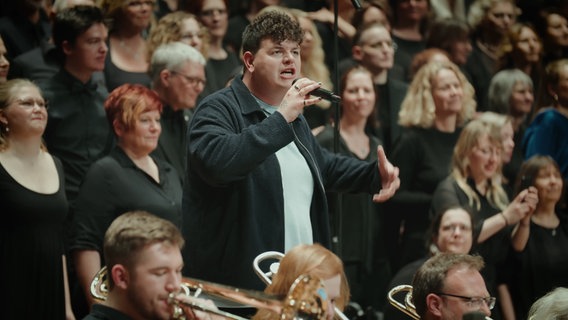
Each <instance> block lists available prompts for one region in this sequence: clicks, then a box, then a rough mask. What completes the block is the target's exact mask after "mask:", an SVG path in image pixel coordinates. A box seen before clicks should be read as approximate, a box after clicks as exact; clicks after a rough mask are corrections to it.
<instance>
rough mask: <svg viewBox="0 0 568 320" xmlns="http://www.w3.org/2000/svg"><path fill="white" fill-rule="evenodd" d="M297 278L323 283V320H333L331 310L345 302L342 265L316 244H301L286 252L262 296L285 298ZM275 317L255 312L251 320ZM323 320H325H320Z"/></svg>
mask: <svg viewBox="0 0 568 320" xmlns="http://www.w3.org/2000/svg"><path fill="white" fill-rule="evenodd" d="M301 275H310V276H313V277H317V278H319V279H321V280H323V283H324V288H325V291H326V293H327V299H328V302H329V303H328V305H327V307H328V309H327V320H331V319H333V317H334V315H335V310H334V307H337V309H339V310H340V311H342V310H343V308H344V307H345V306H346V305H347V303H348V300H349V285H348V284H347V278H346V277H345V272H344V270H343V263H342V262H341V259H339V257H337V256H336V255H335V254H334V253H333V252H331V251H329V250H328V249H326V248H324V247H323V246H321V245H320V244H301V245H298V246H296V247H293V248H292V249H290V251H288V252H287V253H286V254H285V255H284V257H283V258H282V260H281V261H280V266H279V267H278V272H277V273H276V274H275V275H274V277H273V281H272V283H271V284H270V285H268V287H266V289H265V290H264V292H265V293H268V294H275V295H285V294H287V293H288V291H289V290H290V287H291V286H292V284H293V283H294V281H295V280H296V279H297V278H298V277H300V276H301ZM279 318H280V315H279V314H276V313H274V312H272V311H270V310H259V311H258V312H257V313H256V314H255V316H254V317H253V320H278V319H279ZM324 320H325V319H324Z"/></svg>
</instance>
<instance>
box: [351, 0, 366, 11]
mask: <svg viewBox="0 0 568 320" xmlns="http://www.w3.org/2000/svg"><path fill="white" fill-rule="evenodd" d="M351 3H352V4H353V7H355V10H357V11H359V10H361V9H362V8H363V7H362V6H361V2H359V0H351Z"/></svg>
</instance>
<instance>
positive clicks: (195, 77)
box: [149, 42, 205, 183]
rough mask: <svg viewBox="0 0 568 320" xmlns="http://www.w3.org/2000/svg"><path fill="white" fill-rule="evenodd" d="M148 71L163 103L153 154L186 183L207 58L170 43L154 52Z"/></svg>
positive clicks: (195, 51)
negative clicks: (189, 136) (190, 131)
mask: <svg viewBox="0 0 568 320" xmlns="http://www.w3.org/2000/svg"><path fill="white" fill-rule="evenodd" d="M149 72H150V77H151V78H152V88H153V89H154V91H156V93H158V95H159V96H160V99H161V100H162V102H163V103H164V110H163V112H162V117H161V124H162V133H161V134H160V140H159V141H158V147H157V148H156V150H155V151H154V155H156V156H158V157H160V158H162V159H163V160H165V161H167V162H168V163H170V164H171V165H172V166H173V167H174V168H176V170H177V172H178V174H179V177H180V181H181V182H182V183H183V181H184V179H185V168H186V165H185V163H186V161H185V150H186V134H185V133H186V130H187V124H188V123H189V120H190V119H191V116H192V114H193V109H194V108H195V105H196V101H197V97H198V96H199V94H200V93H201V92H202V91H203V89H204V87H205V58H204V57H203V56H202V55H201V53H199V51H197V50H196V49H195V48H193V47H191V46H189V45H187V44H184V43H181V42H170V43H166V44H162V45H161V46H159V47H158V48H157V49H156V51H154V53H153V55H152V58H151V61H150V71H149Z"/></svg>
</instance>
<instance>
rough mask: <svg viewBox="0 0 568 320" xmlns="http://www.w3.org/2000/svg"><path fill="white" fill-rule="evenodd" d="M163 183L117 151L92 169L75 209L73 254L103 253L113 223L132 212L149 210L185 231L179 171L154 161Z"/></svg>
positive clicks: (119, 150)
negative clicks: (108, 229) (107, 231)
mask: <svg viewBox="0 0 568 320" xmlns="http://www.w3.org/2000/svg"><path fill="white" fill-rule="evenodd" d="M153 159H154V161H155V162H156V165H157V166H158V170H159V177H160V183H157V182H156V181H155V180H154V179H153V178H151V177H150V176H148V175H147V174H146V173H145V172H144V171H142V170H141V169H139V168H138V167H137V166H136V165H135V164H134V162H132V160H131V159H130V158H129V157H128V156H127V155H126V154H125V153H124V151H123V150H122V149H121V148H119V147H116V148H115V149H114V150H113V151H112V152H111V154H110V155H109V156H107V157H104V158H103V159H101V160H99V161H97V162H95V163H94V164H93V166H92V167H91V168H90V169H89V172H88V173H87V176H86V177H85V180H84V182H83V185H82V186H81V189H80V191H79V196H78V197H77V200H76V201H75V202H74V203H73V205H72V213H73V214H74V222H73V238H72V241H71V250H74V249H87V250H98V251H99V252H102V245H103V239H104V234H105V232H106V230H107V228H108V227H109V225H110V224H111V223H112V221H113V220H114V219H115V218H116V217H118V216H120V215H121V214H123V213H126V212H128V211H132V210H145V211H148V212H150V213H152V214H155V215H156V216H158V217H160V218H164V219H166V220H169V221H171V222H173V223H174V224H175V225H176V226H178V228H179V227H181V197H182V188H181V183H180V181H179V178H178V174H177V172H176V170H175V169H174V168H173V167H172V166H170V165H169V164H167V163H166V162H164V161H162V160H159V159H157V158H153Z"/></svg>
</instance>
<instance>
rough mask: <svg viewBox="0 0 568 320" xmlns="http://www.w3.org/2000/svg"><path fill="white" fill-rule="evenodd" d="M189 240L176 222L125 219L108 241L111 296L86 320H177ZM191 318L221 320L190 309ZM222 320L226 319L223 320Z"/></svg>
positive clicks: (144, 216)
mask: <svg viewBox="0 0 568 320" xmlns="http://www.w3.org/2000/svg"><path fill="white" fill-rule="evenodd" d="M183 245H184V239H183V237H182V235H181V233H180V231H179V230H178V228H177V227H176V226H175V225H174V224H173V223H171V222H169V221H167V220H164V219H161V218H158V217H156V216H154V215H152V214H150V213H147V212H144V211H132V212H128V213H125V214H123V215H120V216H119V217H118V218H116V219H115V220H114V221H113V222H112V224H111V225H110V227H109V228H108V230H107V232H106V234H105V238H104V248H103V250H104V256H105V261H106V266H107V275H108V276H107V278H108V288H109V292H108V295H107V298H106V300H105V301H101V302H99V303H96V304H94V305H93V307H92V310H91V313H90V314H89V315H87V316H86V317H85V318H84V319H85V320H100V319H106V320H125V319H164V320H166V319H171V318H172V315H173V306H172V305H171V303H170V294H171V293H178V292H180V288H181V287H180V285H181V282H182V275H181V270H182V268H183V260H182V256H181V248H182V247H183ZM175 299H177V300H180V301H183V302H188V303H189V302H197V303H201V304H205V305H206V306H207V307H209V308H212V309H216V307H215V305H214V304H213V303H212V302H211V301H209V300H207V301H206V300H203V299H198V298H193V297H189V296H186V295H184V294H177V295H176V296H175ZM184 311H185V312H186V313H189V315H188V318H190V319H197V320H211V319H212V318H217V317H218V316H212V315H211V314H210V313H205V312H202V311H197V310H195V311H194V310H191V309H190V308H185V310H184ZM218 318H219V319H222V318H221V317H218Z"/></svg>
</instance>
